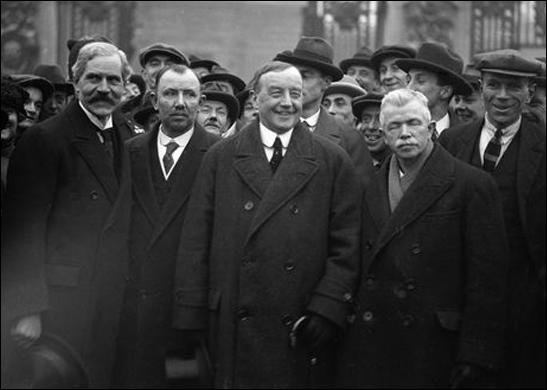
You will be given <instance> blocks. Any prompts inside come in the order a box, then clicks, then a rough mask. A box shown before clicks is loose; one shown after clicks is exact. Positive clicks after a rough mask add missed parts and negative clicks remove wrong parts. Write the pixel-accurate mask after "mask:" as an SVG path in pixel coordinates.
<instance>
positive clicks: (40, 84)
mask: <svg viewBox="0 0 547 390" xmlns="http://www.w3.org/2000/svg"><path fill="white" fill-rule="evenodd" d="M12 78H13V80H15V82H16V83H17V85H19V86H21V87H23V89H24V90H25V91H27V93H28V99H27V101H26V102H25V113H26V119H25V120H23V121H22V122H20V123H19V127H18V128H17V138H19V137H20V136H21V134H22V133H23V132H24V131H25V130H27V129H28V128H29V127H31V126H33V125H35V124H37V123H38V122H39V121H40V112H41V111H42V105H43V104H44V101H46V100H47V99H49V97H50V96H51V95H52V94H53V91H54V89H53V85H52V84H51V83H50V82H49V81H48V80H46V79H45V78H43V77H39V76H35V75H32V74H16V75H13V76H12Z"/></svg>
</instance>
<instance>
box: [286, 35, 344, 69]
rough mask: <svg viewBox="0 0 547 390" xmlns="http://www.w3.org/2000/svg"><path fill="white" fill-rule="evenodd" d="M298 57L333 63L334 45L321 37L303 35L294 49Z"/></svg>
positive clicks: (294, 53)
mask: <svg viewBox="0 0 547 390" xmlns="http://www.w3.org/2000/svg"><path fill="white" fill-rule="evenodd" d="M293 55H294V56H296V57H301V58H306V59H309V60H314V61H320V62H324V63H327V64H331V65H332V63H333V62H332V59H333V58H334V50H333V49H332V45H331V44H330V43H328V42H327V41H326V40H324V39H323V38H320V37H302V38H300V40H299V41H298V44H297V45H296V48H295V49H294V51H293Z"/></svg>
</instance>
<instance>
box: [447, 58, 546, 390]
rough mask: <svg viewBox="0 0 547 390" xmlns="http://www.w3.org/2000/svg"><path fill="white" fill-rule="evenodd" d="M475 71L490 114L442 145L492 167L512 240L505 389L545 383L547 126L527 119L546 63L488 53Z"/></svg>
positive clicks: (456, 130)
mask: <svg viewBox="0 0 547 390" xmlns="http://www.w3.org/2000/svg"><path fill="white" fill-rule="evenodd" d="M475 66H476V68H477V69H478V70H480V72H481V92H482V97H483V99H484V104H485V107H486V114H485V116H484V117H483V118H480V120H477V121H475V122H472V123H466V124H463V125H458V126H455V127H453V128H450V129H448V130H446V131H444V132H443V134H441V137H440V138H439V143H440V144H441V145H442V146H444V147H445V148H446V149H447V150H448V151H449V152H450V153H452V154H453V155H454V156H456V157H458V158H460V159H461V160H463V161H465V162H467V163H470V164H471V165H474V166H477V167H480V168H482V169H484V170H485V171H487V172H490V173H491V175H492V176H493V178H494V179H495V181H496V182H497V184H498V189H499V191H500V193H501V197H502V201H503V212H504V219H505V230H506V234H507V237H508V243H509V254H510V263H509V268H510V273H509V285H508V291H509V297H508V302H509V329H508V337H507V342H508V353H507V361H508V365H507V368H506V369H505V370H504V372H503V375H502V382H501V385H502V386H504V387H517V388H522V387H525V388H526V387H545V223H546V222H545V221H546V217H545V214H546V212H545V197H546V192H545V128H541V127H539V126H538V124H537V123H534V122H532V121H530V120H529V119H528V118H527V117H525V116H523V115H522V113H523V109H524V108H525V106H526V104H527V103H529V102H530V99H531V96H532V95H533V88H534V77H536V76H537V75H538V72H539V71H540V70H539V65H538V63H537V62H535V61H531V60H529V59H527V58H525V57H523V56H522V55H521V54H520V53H519V52H518V51H516V50H510V49H506V50H498V51H494V52H489V53H483V54H482V55H481V56H480V57H479V59H478V61H477V63H476V65H475Z"/></svg>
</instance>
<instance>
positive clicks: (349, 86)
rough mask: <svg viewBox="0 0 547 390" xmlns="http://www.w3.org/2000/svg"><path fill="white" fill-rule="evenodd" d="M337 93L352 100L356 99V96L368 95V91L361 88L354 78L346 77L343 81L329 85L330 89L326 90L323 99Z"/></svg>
mask: <svg viewBox="0 0 547 390" xmlns="http://www.w3.org/2000/svg"><path fill="white" fill-rule="evenodd" d="M335 93H340V94H344V95H348V96H349V97H350V98H354V97H356V96H360V95H364V94H366V93H367V91H365V90H364V89H363V88H361V87H360V86H359V84H358V83H357V81H355V79H354V78H353V77H351V76H348V75H344V77H342V80H340V81H336V82H334V83H332V84H331V85H329V87H328V88H327V89H326V90H325V93H323V97H325V96H328V95H333V94H335Z"/></svg>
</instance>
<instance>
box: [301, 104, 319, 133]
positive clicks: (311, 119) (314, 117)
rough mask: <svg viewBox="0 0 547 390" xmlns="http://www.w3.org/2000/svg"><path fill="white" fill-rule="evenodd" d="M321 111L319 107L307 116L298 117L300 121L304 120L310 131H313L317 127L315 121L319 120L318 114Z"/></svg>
mask: <svg viewBox="0 0 547 390" xmlns="http://www.w3.org/2000/svg"><path fill="white" fill-rule="evenodd" d="M320 113H321V109H319V110H317V112H316V113H315V114H313V115H312V116H310V117H308V118H302V117H300V121H306V123H307V124H308V126H309V128H310V130H311V131H314V130H315V128H316V127H317V122H318V121H319V114H320Z"/></svg>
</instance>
